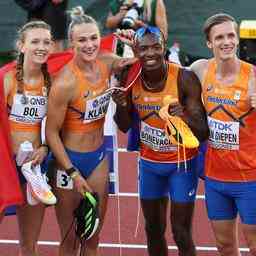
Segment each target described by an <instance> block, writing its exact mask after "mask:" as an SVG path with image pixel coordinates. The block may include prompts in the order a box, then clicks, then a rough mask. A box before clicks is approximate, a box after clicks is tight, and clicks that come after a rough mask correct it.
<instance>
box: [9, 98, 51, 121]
mask: <svg viewBox="0 0 256 256" xmlns="http://www.w3.org/2000/svg"><path fill="white" fill-rule="evenodd" d="M46 110H47V98H46V97H44V96H33V95H22V94H15V96H14V98H13V105H12V109H11V112H10V117H9V118H10V119H11V120H13V121H15V122H22V123H30V124H35V123H40V122H41V121H42V119H43V118H44V116H45V115H46Z"/></svg>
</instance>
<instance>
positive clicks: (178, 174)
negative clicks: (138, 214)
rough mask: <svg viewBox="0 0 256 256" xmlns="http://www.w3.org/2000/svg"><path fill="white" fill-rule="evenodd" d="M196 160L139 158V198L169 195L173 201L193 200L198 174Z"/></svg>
mask: <svg viewBox="0 0 256 256" xmlns="http://www.w3.org/2000/svg"><path fill="white" fill-rule="evenodd" d="M196 166H197V160H196V158H193V159H192V160H189V161H187V169H186V170H185V166H184V163H180V166H179V169H178V165H177V164H176V163H155V162H151V161H147V160H143V159H140V162H139V170H140V174H139V191H140V198H141V199H157V198H162V197H166V196H170V199H171V200H172V201H174V202H181V203H186V202H193V201H195V197H196V190H197V184H198V175H197V171H196Z"/></svg>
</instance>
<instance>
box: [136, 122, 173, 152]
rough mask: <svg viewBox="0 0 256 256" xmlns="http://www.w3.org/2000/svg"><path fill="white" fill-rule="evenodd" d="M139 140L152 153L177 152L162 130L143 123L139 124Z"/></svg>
mask: <svg viewBox="0 0 256 256" xmlns="http://www.w3.org/2000/svg"><path fill="white" fill-rule="evenodd" d="M140 140H141V142H142V143H143V144H145V145H147V146H148V147H150V148H151V149H152V150H154V151H158V152H169V151H176V150H177V147H176V146H175V145H172V144H171V143H170V140H169V138H168V136H167V135H166V133H165V131H164V130H163V129H159V128H155V127H153V126H150V125H148V124H146V123H145V122H141V130H140Z"/></svg>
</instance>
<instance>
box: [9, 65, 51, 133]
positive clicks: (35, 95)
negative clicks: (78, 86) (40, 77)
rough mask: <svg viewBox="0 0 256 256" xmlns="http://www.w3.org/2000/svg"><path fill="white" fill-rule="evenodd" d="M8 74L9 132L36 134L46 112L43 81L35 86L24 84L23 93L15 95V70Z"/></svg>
mask: <svg viewBox="0 0 256 256" xmlns="http://www.w3.org/2000/svg"><path fill="white" fill-rule="evenodd" d="M10 72H11V73H10ZM10 72H8V73H7V74H6V75H10V78H11V83H12V86H11V92H10V94H9V95H8V97H7V105H8V108H9V122H10V128H11V131H25V132H33V131H34V132H38V131H40V129H41V122H42V120H43V118H44V117H45V115H46V111H47V88H46V87H44V86H43V81H42V82H41V83H38V84H37V85H29V84H24V93H23V94H17V93H16V92H17V81H16V78H15V73H16V70H15V69H14V70H11V71H10Z"/></svg>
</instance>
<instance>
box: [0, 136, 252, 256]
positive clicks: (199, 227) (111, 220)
mask: <svg viewBox="0 0 256 256" xmlns="http://www.w3.org/2000/svg"><path fill="white" fill-rule="evenodd" d="M119 137H120V139H119V141H120V143H119V146H120V147H125V137H124V136H123V135H120V136H119ZM136 163H137V160H136V153H122V152H121V153H119V182H120V183H119V185H120V193H121V195H120V196H119V205H120V208H119V209H120V211H118V199H117V196H111V197H110V200H109V207H108V211H107V216H106V221H105V225H104V227H103V230H102V235H101V240H100V244H101V247H100V251H101V255H104V256H109V255H111V256H119V255H122V256H138V255H140V256H146V255H147V253H146V239H145V235H144V230H143V226H144V223H143V217H142V213H141V211H140V218H139V226H138V232H137V236H136V237H135V230H136V224H137V214H138V209H139V206H138V197H137V196H136V193H137V167H136ZM127 193H128V194H127ZM198 194H199V195H203V183H202V182H200V185H199V189H198ZM118 212H120V223H121V225H120V230H119V228H118V227H119V225H118ZM119 231H120V232H119ZM119 234H120V238H119ZM193 236H194V240H195V244H196V246H197V249H198V256H213V255H217V252H216V249H215V244H214V237H213V234H212V232H211V228H210V224H209V222H208V220H207V215H206V209H205V205H204V200H203V199H198V200H197V201H196V207H195V216H194V231H193ZM166 237H167V238H168V244H169V246H170V250H169V255H173V256H177V255H178V254H177V249H176V247H175V245H174V242H173V240H172V238H171V231H170V228H169V227H168V229H167V232H166ZM240 237H241V242H240V247H242V248H245V247H246V245H245V242H244V239H243V237H242V235H241V232H240ZM17 240H18V231H17V222H16V217H15V216H12V217H5V219H4V220H3V222H2V224H0V256H10V255H11V256H15V255H18V244H17ZM39 240H40V241H39V253H40V256H55V255H56V256H57V255H58V253H57V252H58V246H57V244H58V241H59V232H58V227H57V224H56V219H55V214H54V208H53V207H51V208H50V207H49V208H48V209H47V211H46V216H45V220H44V223H43V227H42V231H41V235H40V239H39ZM120 245H121V248H122V249H121V250H120ZM242 255H243V256H247V255H248V256H249V254H248V252H243V253H242Z"/></svg>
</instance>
